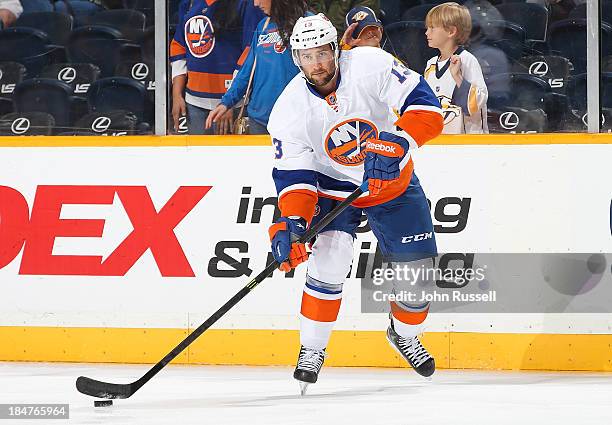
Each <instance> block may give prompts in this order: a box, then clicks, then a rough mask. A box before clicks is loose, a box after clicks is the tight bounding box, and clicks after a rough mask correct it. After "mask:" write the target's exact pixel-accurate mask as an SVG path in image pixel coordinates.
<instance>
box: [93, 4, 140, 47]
mask: <svg viewBox="0 0 612 425" xmlns="http://www.w3.org/2000/svg"><path fill="white" fill-rule="evenodd" d="M146 19H147V18H146V16H145V15H144V13H142V12H140V11H139V10H130V9H112V10H104V11H102V12H98V13H96V14H95V15H92V16H90V17H88V18H87V24H88V25H96V26H106V27H110V28H114V29H116V30H118V31H120V32H121V34H122V35H123V37H124V38H126V39H128V40H132V41H137V40H138V38H139V37H140V36H141V34H142V31H143V30H144V28H145V22H146Z"/></svg>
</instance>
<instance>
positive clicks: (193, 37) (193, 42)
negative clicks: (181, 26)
mask: <svg viewBox="0 0 612 425" xmlns="http://www.w3.org/2000/svg"><path fill="white" fill-rule="evenodd" d="M185 42H186V44H187V47H188V48H189V51H190V52H191V54H192V55H193V56H194V57H196V58H205V57H206V56H208V55H209V54H210V52H212V50H213V49H214V48H215V30H214V28H213V26H212V22H210V19H208V17H207V16H204V15H197V16H193V17H191V18H189V20H188V21H187V22H186V23H185Z"/></svg>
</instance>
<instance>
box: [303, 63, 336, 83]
mask: <svg viewBox="0 0 612 425" xmlns="http://www.w3.org/2000/svg"><path fill="white" fill-rule="evenodd" d="M317 72H319V73H317V74H316V75H313V73H310V75H309V76H308V81H310V83H311V84H312V85H313V86H315V87H323V86H325V85H327V84H328V83H329V82H330V81H331V80H333V79H334V76H335V75H336V68H335V67H334V69H333V70H331V71H328V70H327V69H323V70H322V71H317Z"/></svg>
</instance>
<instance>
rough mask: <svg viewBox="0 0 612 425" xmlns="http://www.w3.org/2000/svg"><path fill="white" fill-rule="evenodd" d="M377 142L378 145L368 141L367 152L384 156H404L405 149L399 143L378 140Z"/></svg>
mask: <svg viewBox="0 0 612 425" xmlns="http://www.w3.org/2000/svg"><path fill="white" fill-rule="evenodd" d="M376 142H378V143H375V142H370V141H368V142H367V143H366V151H368V152H373V153H377V154H380V155H384V156H396V157H401V156H404V149H403V148H402V147H401V146H400V145H398V144H397V143H393V142H385V141H382V140H376Z"/></svg>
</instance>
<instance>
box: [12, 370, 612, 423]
mask: <svg viewBox="0 0 612 425" xmlns="http://www.w3.org/2000/svg"><path fill="white" fill-rule="evenodd" d="M149 367H150V366H149V365H92V364H62V363H0V385H1V387H0V403H69V404H70V420H69V421H65V420H64V421H62V420H57V421H55V420H54V421H44V420H42V421H41V420H31V421H28V420H18V421H9V420H0V424H4V423H7V424H9V423H15V424H17V425H25V424H27V423H32V424H35V425H42V424H44V423H49V422H50V423H51V424H57V425H61V423H71V424H72V423H74V424H110V425H117V424H138V425H140V424H170V425H182V424H199V425H200V424H201V425H204V424H214V425H221V424H235V425H252V424H266V425H273V424H283V425H299V424H308V425H317V424H321V425H332V424H333V425H344V424H347V425H348V424H350V425H355V424H376V425H378V424H380V425H394V424H397V425H417V424H418V425H439V424H452V425H462V424H466V425H468V424H469V425H479V424H487V425H488V424H511V425H531V424H537V425H545V424H551V425H552V424H555V425H559V424H567V425H585V424H597V425H604V424H612V374H605V373H569V372H568V373H560V372H554V373H553V372H488V371H458V370H439V371H437V372H436V374H435V375H434V378H433V380H432V381H431V382H427V381H426V380H424V379H422V378H421V377H419V376H417V375H416V374H415V373H414V372H412V371H411V370H408V369H374V368H330V367H328V368H326V367H325V366H324V367H323V371H322V373H321V375H320V377H319V382H318V383H316V384H313V385H311V386H310V387H309V388H308V394H307V395H306V396H305V397H301V396H300V395H299V386H298V384H297V382H296V381H294V380H293V378H292V368H289V367H242V366H240V367H237V366H180V365H177V366H169V367H166V368H165V369H164V370H163V371H162V372H160V373H159V374H158V375H157V376H155V377H154V378H153V379H152V380H151V381H149V382H148V383H147V384H146V385H145V386H144V387H142V388H141V389H140V390H139V391H138V392H137V393H136V394H135V395H134V396H132V397H131V398H130V399H127V400H114V405H113V406H111V407H104V408H95V407H94V406H93V401H94V399H93V398H91V397H89V396H85V395H83V394H80V393H79V392H77V390H76V388H75V380H76V378H77V377H78V376H79V375H85V376H88V377H91V378H95V379H99V380H103V381H107V382H116V383H128V382H131V381H133V380H135V379H137V378H139V377H140V376H141V375H142V374H144V372H146V371H147V370H148V369H149Z"/></svg>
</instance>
